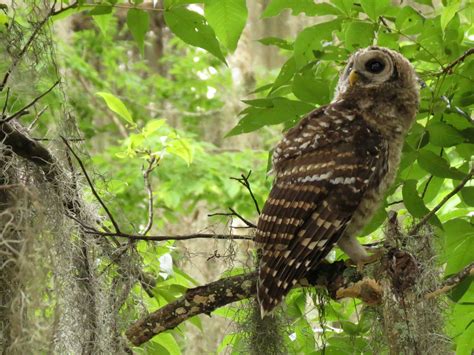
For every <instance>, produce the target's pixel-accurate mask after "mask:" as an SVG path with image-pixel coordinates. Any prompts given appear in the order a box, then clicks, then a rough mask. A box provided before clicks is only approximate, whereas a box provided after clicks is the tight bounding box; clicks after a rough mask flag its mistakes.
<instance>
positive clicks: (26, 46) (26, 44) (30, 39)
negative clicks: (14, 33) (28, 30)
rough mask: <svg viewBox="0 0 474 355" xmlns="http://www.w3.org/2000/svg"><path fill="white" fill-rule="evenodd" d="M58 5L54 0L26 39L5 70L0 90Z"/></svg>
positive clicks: (0, 90)
mask: <svg viewBox="0 0 474 355" xmlns="http://www.w3.org/2000/svg"><path fill="white" fill-rule="evenodd" d="M55 6H56V0H55V1H53V5H52V6H51V9H50V10H49V11H48V14H47V15H46V16H45V17H44V19H42V20H41V21H40V22H39V23H38V24H37V25H36V28H35V29H34V30H33V33H32V34H31V36H30V38H28V40H27V41H26V43H25V45H24V46H23V48H22V49H21V50H20V53H18V55H17V56H16V57H15V58H14V59H13V61H12V63H11V65H10V67H9V68H8V69H7V71H6V72H5V74H4V76H3V79H2V82H1V83H0V92H2V91H3V89H4V88H5V85H7V82H8V78H9V77H10V75H11V74H12V73H13V70H15V68H16V66H17V65H18V64H19V63H20V62H21V60H22V59H23V56H24V55H25V53H26V51H27V50H28V48H30V46H31V44H32V43H33V41H34V39H35V38H36V36H37V35H38V33H39V31H40V30H41V29H42V28H43V26H44V25H45V24H46V22H48V20H49V18H50V17H51V16H52V15H53V14H54V13H55V11H54V8H55Z"/></svg>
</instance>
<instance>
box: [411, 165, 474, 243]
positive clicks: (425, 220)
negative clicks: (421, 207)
mask: <svg viewBox="0 0 474 355" xmlns="http://www.w3.org/2000/svg"><path fill="white" fill-rule="evenodd" d="M472 175H473V171H472V170H471V172H470V173H469V174H467V175H466V177H465V178H464V179H462V181H461V182H460V183H459V185H458V186H456V187H455V188H454V189H453V190H452V191H451V192H450V193H448V194H447V195H446V196H444V198H443V199H442V200H441V202H440V203H438V204H437V205H436V206H435V207H434V208H433V209H432V210H431V211H430V212H429V213H427V214H426V216H424V217H423V218H422V219H421V221H420V222H418V223H417V224H416V225H415V226H414V227H413V228H412V229H411V231H410V232H409V235H414V234H416V233H418V231H419V230H420V228H421V227H423V226H424V225H425V224H426V223H428V221H429V220H430V218H431V217H433V216H434V214H435V213H436V212H438V210H439V209H440V208H441V207H443V206H444V204H445V203H446V202H448V200H449V199H450V198H451V197H453V196H454V195H456V194H457V193H458V192H459V191H461V190H462V188H463V187H464V185H466V184H467V183H468V182H469V180H471V179H472Z"/></svg>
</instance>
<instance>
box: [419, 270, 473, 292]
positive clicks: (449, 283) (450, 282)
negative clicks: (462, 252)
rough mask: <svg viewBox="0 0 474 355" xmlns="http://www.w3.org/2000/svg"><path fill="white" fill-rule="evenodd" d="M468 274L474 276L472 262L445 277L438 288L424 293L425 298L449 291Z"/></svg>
mask: <svg viewBox="0 0 474 355" xmlns="http://www.w3.org/2000/svg"><path fill="white" fill-rule="evenodd" d="M469 276H474V262H472V263H470V264H469V265H467V266H466V267H465V268H464V269H462V270H461V271H459V272H458V273H457V274H456V275H453V276H451V277H449V278H448V279H446V280H445V281H444V282H443V285H442V287H440V288H439V289H437V290H435V291H433V292H430V293H427V294H426V295H425V298H426V299H427V300H429V299H432V298H435V297H437V296H439V295H442V294H443V293H446V292H448V291H450V290H451V289H452V288H454V287H456V286H457V285H459V284H460V283H461V282H462V281H464V280H465V279H466V278H467V277H469Z"/></svg>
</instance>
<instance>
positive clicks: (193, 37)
mask: <svg viewBox="0 0 474 355" xmlns="http://www.w3.org/2000/svg"><path fill="white" fill-rule="evenodd" d="M164 16H165V21H166V24H167V25H168V27H169V28H170V30H171V31H172V32H173V33H174V34H175V35H176V36H178V37H179V38H181V39H182V40H183V41H184V42H186V43H188V44H190V45H192V46H195V47H199V48H202V49H205V50H206V51H208V52H209V53H211V54H213V55H214V56H215V57H217V58H218V59H220V60H221V61H222V62H223V63H226V61H225V58H224V55H223V54H222V51H221V48H220V46H219V42H218V41H217V38H216V35H215V33H214V30H213V29H212V28H211V26H209V25H208V23H207V21H206V19H205V18H204V17H203V16H201V15H199V14H198V13H196V12H194V11H190V10H188V9H185V8H181V7H174V8H171V9H169V10H166V11H165V14H164Z"/></svg>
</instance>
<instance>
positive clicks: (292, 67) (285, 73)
mask: <svg viewBox="0 0 474 355" xmlns="http://www.w3.org/2000/svg"><path fill="white" fill-rule="evenodd" d="M295 72H296V62H295V58H294V57H291V58H289V59H288V60H287V61H286V62H285V64H283V65H282V67H281V69H280V73H278V76H277V78H276V79H275V82H274V83H273V86H272V90H271V91H270V93H272V92H273V91H275V90H276V89H278V88H279V87H281V86H282V85H285V84H286V83H288V82H289V81H290V80H291V78H293V75H295Z"/></svg>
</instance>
